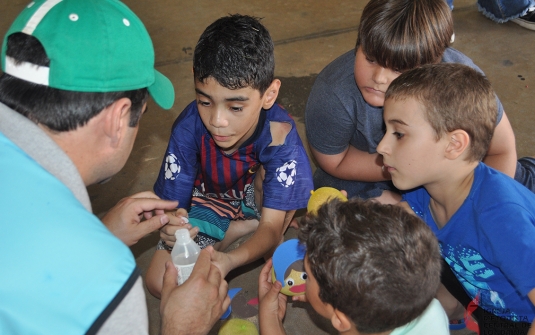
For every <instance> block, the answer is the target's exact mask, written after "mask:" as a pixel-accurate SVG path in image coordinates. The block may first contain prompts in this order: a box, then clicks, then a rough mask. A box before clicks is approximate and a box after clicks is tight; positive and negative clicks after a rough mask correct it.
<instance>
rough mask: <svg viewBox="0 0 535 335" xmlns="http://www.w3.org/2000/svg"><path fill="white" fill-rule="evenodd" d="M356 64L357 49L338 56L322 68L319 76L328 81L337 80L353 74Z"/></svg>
mask: <svg viewBox="0 0 535 335" xmlns="http://www.w3.org/2000/svg"><path fill="white" fill-rule="evenodd" d="M354 66H355V50H353V49H352V50H349V51H348V52H346V53H344V54H342V55H340V56H338V58H336V59H335V60H333V61H332V62H331V63H329V64H328V65H327V66H326V67H325V68H324V69H323V70H321V72H320V74H319V75H318V78H322V79H323V80H325V81H327V82H336V81H338V80H340V79H341V78H344V77H347V76H350V77H352V78H353V77H354V75H353V68H354Z"/></svg>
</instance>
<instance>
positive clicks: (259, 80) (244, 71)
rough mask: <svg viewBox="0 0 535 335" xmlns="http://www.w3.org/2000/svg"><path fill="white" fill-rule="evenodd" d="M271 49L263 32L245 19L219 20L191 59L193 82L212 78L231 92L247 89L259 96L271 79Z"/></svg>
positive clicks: (238, 17) (227, 18)
mask: <svg viewBox="0 0 535 335" xmlns="http://www.w3.org/2000/svg"><path fill="white" fill-rule="evenodd" d="M273 50H274V46H273V41H272V39H271V36H270V35H269V32H268V31H267V29H266V28H265V27H264V26H263V25H262V24H261V23H260V22H259V20H258V19H257V18H254V17H251V16H246V15H239V14H235V15H230V16H226V17H222V18H220V19H218V20H216V21H215V22H214V23H212V24H211V25H209V26H208V27H207V28H206V29H205V31H204V32H203V33H202V35H201V37H200V38H199V41H198V42H197V46H196V47H195V51H194V55H193V75H194V77H195V80H197V81H200V82H204V81H205V80H206V79H208V78H209V77H212V78H214V79H215V80H216V81H217V82H218V83H219V84H220V85H221V86H223V87H225V88H228V89H231V90H234V89H240V88H244V87H251V88H253V89H256V90H258V91H260V94H261V95H263V94H264V92H265V91H266V90H267V88H268V87H269V85H271V83H272V81H273V78H274V75H275V56H274V51H273Z"/></svg>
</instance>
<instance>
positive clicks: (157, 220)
mask: <svg viewBox="0 0 535 335" xmlns="http://www.w3.org/2000/svg"><path fill="white" fill-rule="evenodd" d="M168 222H169V218H168V217H167V216H166V215H158V216H154V217H152V218H150V219H149V220H145V221H143V222H141V223H139V226H141V232H142V233H143V236H145V235H147V234H150V233H152V232H153V231H155V230H158V229H160V228H162V226H163V225H165V224H167V223H168Z"/></svg>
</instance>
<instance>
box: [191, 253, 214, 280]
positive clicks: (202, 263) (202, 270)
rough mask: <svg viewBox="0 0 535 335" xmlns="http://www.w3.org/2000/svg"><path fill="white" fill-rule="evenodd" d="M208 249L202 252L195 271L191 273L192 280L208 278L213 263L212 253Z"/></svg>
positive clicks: (194, 268)
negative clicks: (194, 278)
mask: <svg viewBox="0 0 535 335" xmlns="http://www.w3.org/2000/svg"><path fill="white" fill-rule="evenodd" d="M207 249H208V248H205V249H202V250H201V253H200V254H199V257H198V258H197V261H196V262H195V266H194V267H193V271H192V272H191V275H190V278H191V277H197V276H201V277H203V278H208V276H209V274H210V268H211V266H212V263H211V261H210V252H209V251H208V250H207Z"/></svg>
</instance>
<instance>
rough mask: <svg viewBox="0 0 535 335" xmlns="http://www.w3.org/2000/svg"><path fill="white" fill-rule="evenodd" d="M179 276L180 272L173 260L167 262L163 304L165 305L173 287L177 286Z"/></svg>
mask: <svg viewBox="0 0 535 335" xmlns="http://www.w3.org/2000/svg"><path fill="white" fill-rule="evenodd" d="M177 277H178V272H177V270H176V268H175V266H174V265H173V263H172V262H171V261H167V262H165V273H164V274H163V285H162V293H161V297H162V302H161V306H164V305H165V304H166V303H167V299H168V298H169V295H170V294H171V291H172V290H173V288H175V287H176V286H177Z"/></svg>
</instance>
